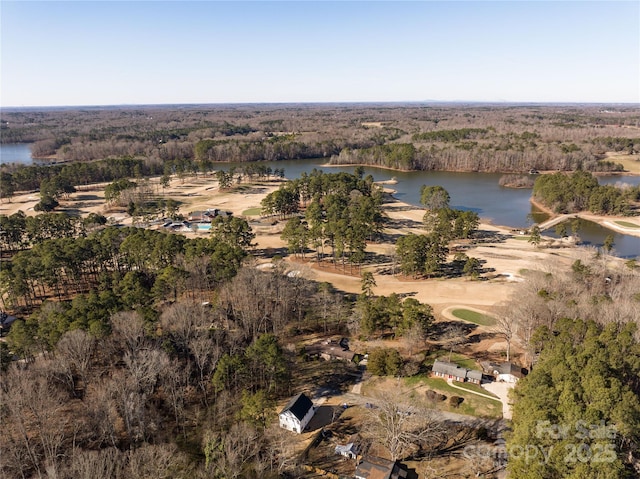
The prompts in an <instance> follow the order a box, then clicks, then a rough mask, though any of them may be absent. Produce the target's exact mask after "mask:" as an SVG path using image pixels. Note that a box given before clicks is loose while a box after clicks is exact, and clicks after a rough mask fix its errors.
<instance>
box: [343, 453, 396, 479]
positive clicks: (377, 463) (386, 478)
mask: <svg viewBox="0 0 640 479" xmlns="http://www.w3.org/2000/svg"><path fill="white" fill-rule="evenodd" d="M405 477H407V471H406V470H404V469H403V468H401V467H400V465H399V464H398V462H397V461H389V460H388V459H382V458H381V457H376V456H364V457H363V458H362V461H360V463H359V464H358V466H357V467H356V474H355V478H356V479H403V478H405Z"/></svg>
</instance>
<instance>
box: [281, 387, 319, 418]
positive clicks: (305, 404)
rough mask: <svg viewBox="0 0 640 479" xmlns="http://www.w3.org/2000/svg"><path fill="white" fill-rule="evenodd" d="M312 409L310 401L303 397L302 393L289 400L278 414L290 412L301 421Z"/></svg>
mask: <svg viewBox="0 0 640 479" xmlns="http://www.w3.org/2000/svg"><path fill="white" fill-rule="evenodd" d="M312 407H313V403H312V402H311V399H309V398H308V397H307V396H305V395H304V393H300V394H298V395H297V396H294V397H293V398H291V400H290V401H289V402H288V403H287V405H286V406H285V407H284V409H283V410H282V411H280V414H284V413H285V412H287V411H291V413H292V414H293V415H294V416H295V417H297V418H298V419H299V420H302V418H304V417H305V416H306V415H307V413H308V412H309V409H311V408H312Z"/></svg>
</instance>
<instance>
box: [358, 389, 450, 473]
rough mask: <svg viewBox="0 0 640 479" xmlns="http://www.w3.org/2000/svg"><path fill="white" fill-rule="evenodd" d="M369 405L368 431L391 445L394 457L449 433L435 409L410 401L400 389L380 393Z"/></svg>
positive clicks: (374, 438)
mask: <svg viewBox="0 0 640 479" xmlns="http://www.w3.org/2000/svg"><path fill="white" fill-rule="evenodd" d="M374 405H375V407H373V408H370V409H367V411H368V416H367V418H366V419H365V425H364V434H365V435H366V436H368V437H369V438H371V439H372V440H374V441H376V442H379V443H380V444H382V445H383V446H385V447H386V448H387V450H388V451H389V454H390V455H391V458H392V459H393V460H396V459H402V458H405V457H407V456H409V455H410V454H412V453H415V452H416V451H418V450H419V449H420V447H421V446H422V445H423V444H425V443H428V442H438V443H439V442H441V438H442V436H443V435H444V434H445V433H446V428H445V426H444V425H443V423H442V422H441V421H440V420H439V419H438V418H437V417H436V412H435V411H433V410H432V409H427V408H424V407H422V406H421V405H419V404H418V403H416V402H413V403H412V402H409V401H408V400H407V396H406V395H403V394H402V393H401V392H400V391H394V392H390V393H380V394H379V395H377V396H376V397H375V399H374Z"/></svg>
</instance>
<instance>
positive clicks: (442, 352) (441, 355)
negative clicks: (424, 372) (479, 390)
mask: <svg viewBox="0 0 640 479" xmlns="http://www.w3.org/2000/svg"><path fill="white" fill-rule="evenodd" d="M436 359H440V360H441V361H447V362H449V351H447V350H446V349H436V350H435V351H430V352H429V354H428V355H427V356H426V357H425V362H426V363H427V364H433V362H434V361H435V360H436ZM450 362H452V363H456V364H457V365H458V366H462V367H463V368H467V369H478V366H477V365H476V361H475V359H473V358H470V357H469V356H465V355H464V354H459V353H453V354H451V361H450Z"/></svg>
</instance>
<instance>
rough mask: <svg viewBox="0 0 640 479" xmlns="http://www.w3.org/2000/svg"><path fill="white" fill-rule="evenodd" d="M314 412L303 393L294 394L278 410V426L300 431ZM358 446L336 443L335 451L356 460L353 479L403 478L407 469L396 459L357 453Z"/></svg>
mask: <svg viewBox="0 0 640 479" xmlns="http://www.w3.org/2000/svg"><path fill="white" fill-rule="evenodd" d="M315 412H316V407H315V406H314V405H313V402H312V401H311V399H309V398H308V397H307V396H306V395H305V394H304V393H300V394H298V395H297V396H294V397H293V398H292V399H291V400H290V401H289V402H288V403H287V405H286V406H285V407H284V408H283V409H282V411H280V414H279V421H280V427H282V428H284V429H287V430H289V431H293V432H297V433H298V434H300V433H302V431H304V429H305V428H306V427H307V425H308V424H309V421H311V418H312V417H313V415H314V414H315ZM358 452H359V448H358V444H357V443H356V442H349V443H347V444H345V445H337V446H336V448H335V453H336V454H339V455H341V456H344V457H346V458H349V459H355V460H356V461H358V463H357V465H356V472H355V476H354V477H355V479H404V478H406V477H407V471H406V470H405V469H403V468H402V466H401V465H400V464H399V463H398V462H397V461H390V460H388V459H383V458H381V457H377V456H372V455H364V456H360V455H359V454H358Z"/></svg>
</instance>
